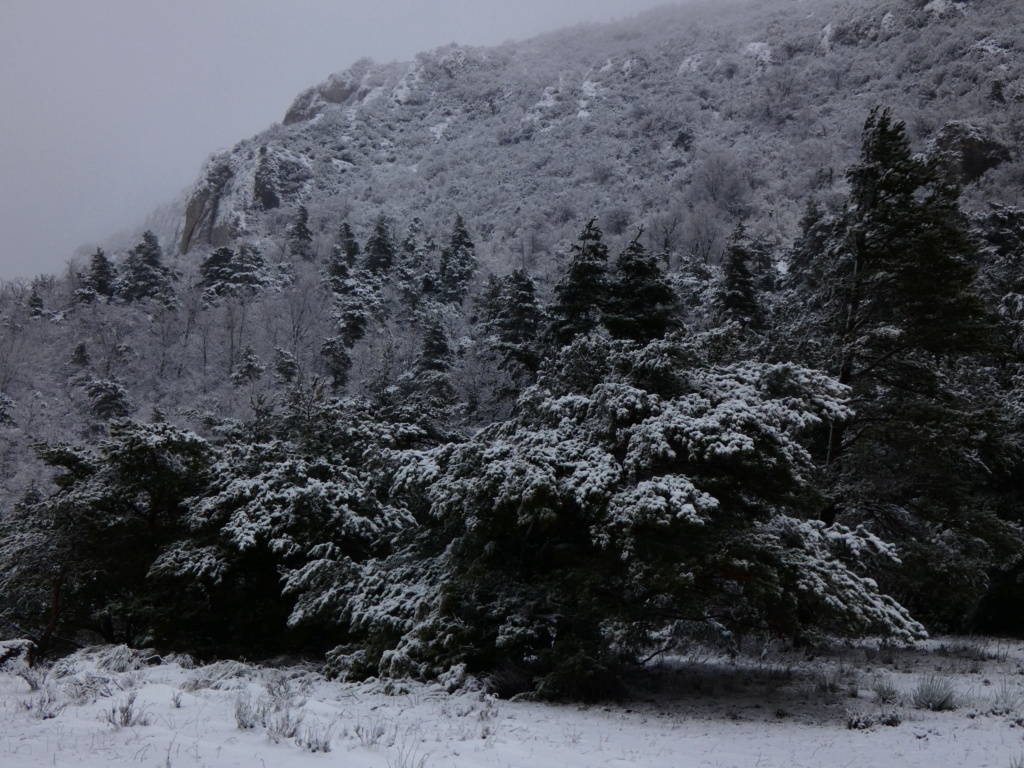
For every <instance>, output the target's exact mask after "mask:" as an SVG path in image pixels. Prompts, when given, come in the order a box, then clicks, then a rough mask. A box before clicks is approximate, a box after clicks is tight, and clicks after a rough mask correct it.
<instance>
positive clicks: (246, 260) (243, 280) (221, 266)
mask: <svg viewBox="0 0 1024 768" xmlns="http://www.w3.org/2000/svg"><path fill="white" fill-rule="evenodd" d="M199 274H200V275H202V280H201V281H200V283H199V284H200V286H201V287H202V288H203V289H204V290H205V291H206V292H207V294H208V295H210V296H238V295H252V294H255V293H258V292H259V291H260V290H261V289H262V288H263V287H264V286H265V285H267V284H269V283H270V276H269V274H268V272H267V264H266V261H264V259H263V255H262V254H261V253H260V251H259V249H258V248H257V247H256V246H254V245H250V244H249V243H242V244H240V245H239V246H238V251H237V252H236V251H235V250H233V249H231V248H228V247H223V248H218V249H217V250H216V251H214V252H213V253H211V254H210V255H209V256H208V257H207V258H206V259H204V260H203V262H202V264H200V265H199Z"/></svg>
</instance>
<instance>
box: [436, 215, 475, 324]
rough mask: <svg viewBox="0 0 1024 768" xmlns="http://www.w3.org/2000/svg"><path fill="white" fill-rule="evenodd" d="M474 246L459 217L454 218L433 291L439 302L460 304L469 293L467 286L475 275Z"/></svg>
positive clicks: (442, 252)
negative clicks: (434, 290)
mask: <svg viewBox="0 0 1024 768" xmlns="http://www.w3.org/2000/svg"><path fill="white" fill-rule="evenodd" d="M476 269H477V261H476V246H474V245H473V241H472V240H471V239H470V237H469V232H468V231H467V230H466V225H465V222H463V220H462V217H461V216H456V217H455V225H454V226H453V227H452V234H451V237H450V238H449V240H448V245H447V247H446V248H444V249H443V250H442V251H441V260H440V264H439V265H438V271H437V283H436V285H435V289H436V292H437V295H438V297H439V298H440V300H441V301H445V302H448V303H450V304H461V303H462V300H463V299H464V298H465V297H466V294H467V293H468V292H469V286H470V283H471V281H472V279H473V275H474V274H475V273H476Z"/></svg>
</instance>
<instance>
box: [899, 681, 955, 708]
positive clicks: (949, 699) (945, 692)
mask: <svg viewBox="0 0 1024 768" xmlns="http://www.w3.org/2000/svg"><path fill="white" fill-rule="evenodd" d="M911 702H912V703H913V705H914V707H915V708H917V709H927V710H930V711H932V712H952V711H953V710H955V709H956V708H957V707H958V706H959V702H958V701H957V695H956V690H955V689H954V688H953V682H952V681H951V680H950V679H949V678H948V677H943V676H942V675H929V676H928V677H926V678H924V679H923V680H921V681H920V682H918V684H917V688H915V689H914V693H913V696H912V697H911Z"/></svg>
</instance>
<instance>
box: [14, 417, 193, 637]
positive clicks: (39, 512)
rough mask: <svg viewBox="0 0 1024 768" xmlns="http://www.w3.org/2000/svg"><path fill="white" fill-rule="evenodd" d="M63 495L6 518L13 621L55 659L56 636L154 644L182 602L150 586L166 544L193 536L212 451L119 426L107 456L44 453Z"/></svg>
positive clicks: (145, 428)
mask: <svg viewBox="0 0 1024 768" xmlns="http://www.w3.org/2000/svg"><path fill="white" fill-rule="evenodd" d="M39 451H40V456H41V457H42V459H43V460H44V461H45V462H46V463H47V464H48V465H49V466H51V467H54V468H55V469H58V470H59V471H60V472H61V474H59V475H58V476H57V478H56V484H57V486H58V490H57V491H56V492H54V493H53V494H52V495H50V496H47V497H42V496H38V497H37V498H35V499H33V500H30V501H28V502H26V503H23V504H22V505H20V506H19V508H18V509H17V510H16V512H15V514H14V515H12V516H10V517H9V518H7V519H6V520H4V524H3V535H2V538H0V559H2V561H3V563H4V568H3V577H2V586H3V591H4V593H5V594H9V595H16V596H17V598H16V599H15V601H14V603H13V604H11V605H10V607H9V608H8V612H9V616H8V618H12V617H13V618H14V619H15V620H16V623H18V624H19V625H20V626H23V627H24V628H25V629H26V631H28V632H30V633H31V634H32V636H33V637H34V638H36V639H37V641H38V642H39V643H40V645H41V649H42V650H43V652H44V653H45V652H46V651H48V650H49V649H50V647H51V644H52V642H53V640H54V638H56V637H59V636H62V635H64V636H67V634H68V633H70V632H73V631H76V630H90V631H92V632H95V633H97V634H98V635H99V636H101V637H103V639H104V640H105V641H107V642H111V643H128V644H133V643H137V642H140V641H145V640H147V639H152V638H151V636H150V635H149V634H148V633H149V632H151V631H152V629H153V626H154V624H155V622H156V621H157V616H158V615H160V614H162V613H163V612H167V613H168V614H170V615H169V616H167V618H168V620H173V619H172V618H171V617H173V614H174V611H175V609H176V605H175V603H174V601H173V600H171V601H170V602H167V603H165V602H164V600H163V599H162V598H163V597H164V596H162V595H160V594H159V593H158V592H156V591H154V590H152V589H151V588H150V585H149V584H148V582H147V575H148V573H149V569H150V566H151V565H152V563H153V562H154V560H155V559H156V558H157V556H158V555H159V553H160V551H161V549H162V547H164V546H166V545H167V544H168V543H169V542H171V541H174V540H175V539H176V538H178V537H179V536H181V535H183V533H184V525H183V522H182V518H183V516H184V514H185V512H186V505H185V500H186V499H187V498H189V497H191V496H193V495H195V494H196V493H198V492H199V491H200V490H201V489H202V488H203V487H204V483H205V480H206V471H207V469H208V467H209V463H210V450H209V448H208V446H207V445H206V443H205V442H204V441H203V440H201V439H200V438H198V437H196V436H195V435H193V434H191V433H189V432H185V431H182V430H180V429H177V428H176V427H173V426H171V425H168V424H165V423H161V424H145V425H143V424H134V423H131V422H124V421H122V422H114V423H112V424H111V425H110V439H109V441H108V442H107V443H106V444H105V445H104V446H103V447H102V448H101V449H100V450H98V451H88V450H79V449H73V448H70V447H68V446H63V445H56V446H42V447H41V448H40V449H39Z"/></svg>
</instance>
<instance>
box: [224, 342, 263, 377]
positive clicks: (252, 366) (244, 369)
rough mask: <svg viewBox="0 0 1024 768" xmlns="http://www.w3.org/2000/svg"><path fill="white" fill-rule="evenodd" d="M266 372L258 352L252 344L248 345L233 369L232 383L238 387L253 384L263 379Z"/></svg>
mask: <svg viewBox="0 0 1024 768" xmlns="http://www.w3.org/2000/svg"><path fill="white" fill-rule="evenodd" d="M266 370H267V369H266V367H265V366H264V365H263V363H261V362H260V358H259V356H258V355H257V354H256V350H254V349H253V348H252V345H251V344H246V345H245V347H244V348H243V349H242V351H241V353H240V354H239V356H238V362H237V363H236V364H235V366H234V368H232V369H231V383H232V384H234V385H235V386H236V387H240V386H242V385H244V384H253V383H255V382H257V381H259V380H260V379H261V378H263V374H264V373H265V372H266Z"/></svg>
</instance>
